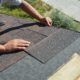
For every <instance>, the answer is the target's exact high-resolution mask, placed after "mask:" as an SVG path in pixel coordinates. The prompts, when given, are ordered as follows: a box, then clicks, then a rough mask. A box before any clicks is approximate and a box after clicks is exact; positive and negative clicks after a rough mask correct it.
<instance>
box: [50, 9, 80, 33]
mask: <svg viewBox="0 0 80 80" xmlns="http://www.w3.org/2000/svg"><path fill="white" fill-rule="evenodd" d="M50 18H51V19H52V21H53V25H54V26H57V27H62V28H67V29H70V30H75V31H78V32H80V23H78V22H76V21H74V19H73V18H71V17H69V16H67V15H65V14H64V13H62V12H61V11H60V10H53V11H52V13H51V14H50Z"/></svg>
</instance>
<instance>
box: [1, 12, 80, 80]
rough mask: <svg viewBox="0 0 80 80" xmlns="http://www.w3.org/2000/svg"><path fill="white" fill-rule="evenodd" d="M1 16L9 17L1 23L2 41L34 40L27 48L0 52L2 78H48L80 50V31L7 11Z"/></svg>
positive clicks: (4, 18)
mask: <svg viewBox="0 0 80 80" xmlns="http://www.w3.org/2000/svg"><path fill="white" fill-rule="evenodd" d="M0 20H1V21H2V20H5V21H6V25H4V26H0V43H1V44H5V43H6V42H7V41H9V40H12V39H15V38H21V39H24V40H28V41H30V42H31V45H30V47H26V50H25V51H15V52H11V53H0V72H1V73H0V80H4V79H6V80H11V79H12V80H25V79H26V78H27V80H45V79H47V77H48V76H50V75H51V74H52V73H53V72H54V71H55V70H56V69H57V68H59V67H60V66H61V65H62V64H63V63H64V62H66V61H67V60H68V59H69V58H70V57H71V56H72V55H73V54H74V53H75V52H77V53H80V47H79V46H80V45H79V44H80V33H79V32H75V31H71V30H67V29H63V28H58V27H54V26H51V27H48V26H45V25H42V24H40V23H37V22H34V21H30V20H26V19H21V18H17V17H13V16H8V15H5V14H0ZM17 61H18V62H17ZM14 63H15V64H14ZM43 63H44V64H43ZM12 64H13V65H12ZM4 76H5V77H4Z"/></svg>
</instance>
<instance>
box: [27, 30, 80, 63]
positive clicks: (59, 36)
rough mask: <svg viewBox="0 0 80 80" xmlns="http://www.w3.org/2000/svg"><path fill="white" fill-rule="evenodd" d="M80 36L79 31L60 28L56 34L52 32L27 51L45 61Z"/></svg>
mask: <svg viewBox="0 0 80 80" xmlns="http://www.w3.org/2000/svg"><path fill="white" fill-rule="evenodd" d="M79 37H80V33H78V32H75V31H71V30H67V29H59V30H58V31H57V32H56V33H55V34H54V33H53V34H51V35H50V36H49V37H47V38H46V39H44V40H43V41H41V42H39V43H38V44H36V45H34V46H33V47H32V48H30V49H29V50H26V51H27V52H28V53H29V54H31V55H32V56H34V57H35V58H36V59H38V60H39V61H41V62H43V63H45V62H46V61H48V60H49V59H51V58H52V57H54V56H55V55H57V54H58V53H59V52H61V51H62V50H63V49H65V48H66V47H67V46H69V45H70V44H71V43H72V42H74V41H75V40H76V39H77V38H79Z"/></svg>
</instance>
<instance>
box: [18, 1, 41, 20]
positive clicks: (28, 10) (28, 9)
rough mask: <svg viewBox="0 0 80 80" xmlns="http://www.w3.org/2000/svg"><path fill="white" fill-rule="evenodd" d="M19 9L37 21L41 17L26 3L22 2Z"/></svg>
mask: <svg viewBox="0 0 80 80" xmlns="http://www.w3.org/2000/svg"><path fill="white" fill-rule="evenodd" d="M19 7H20V8H21V9H22V10H23V11H25V12H26V13H28V14H29V15H30V16H32V17H34V18H36V19H37V20H40V19H41V18H42V16H41V15H40V14H39V13H38V12H37V11H36V10H35V9H34V8H33V7H32V6H31V5H30V4H29V3H27V2H26V1H23V3H22V4H21V5H20V6H19Z"/></svg>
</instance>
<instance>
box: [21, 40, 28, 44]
mask: <svg viewBox="0 0 80 80" xmlns="http://www.w3.org/2000/svg"><path fill="white" fill-rule="evenodd" d="M20 43H25V44H30V42H29V41H26V40H20Z"/></svg>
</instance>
